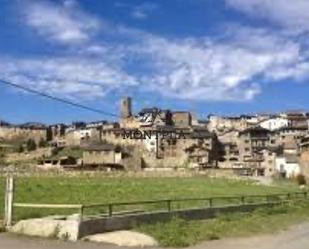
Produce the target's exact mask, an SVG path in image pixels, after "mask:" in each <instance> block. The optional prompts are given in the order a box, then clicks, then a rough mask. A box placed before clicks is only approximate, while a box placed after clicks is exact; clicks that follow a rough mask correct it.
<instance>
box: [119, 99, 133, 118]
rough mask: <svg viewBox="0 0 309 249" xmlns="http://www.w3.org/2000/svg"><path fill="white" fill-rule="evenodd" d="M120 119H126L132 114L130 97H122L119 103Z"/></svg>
mask: <svg viewBox="0 0 309 249" xmlns="http://www.w3.org/2000/svg"><path fill="white" fill-rule="evenodd" d="M120 116H121V119H127V118H130V117H131V116H132V99H131V97H124V98H122V99H121V103H120Z"/></svg>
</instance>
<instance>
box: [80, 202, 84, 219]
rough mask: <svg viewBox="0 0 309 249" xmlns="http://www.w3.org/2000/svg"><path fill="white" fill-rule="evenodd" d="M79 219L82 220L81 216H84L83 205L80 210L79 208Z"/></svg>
mask: <svg viewBox="0 0 309 249" xmlns="http://www.w3.org/2000/svg"><path fill="white" fill-rule="evenodd" d="M79 212H80V213H79V215H80V217H79V221H80V222H82V221H83V217H84V205H81V207H80V210H79Z"/></svg>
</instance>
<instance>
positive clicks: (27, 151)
mask: <svg viewBox="0 0 309 249" xmlns="http://www.w3.org/2000/svg"><path fill="white" fill-rule="evenodd" d="M131 106H132V99H131V98H129V97H126V98H123V99H122V100H121V106H120V119H119V122H109V121H97V122H88V123H87V122H74V123H72V124H71V125H65V124H54V125H49V126H46V125H43V124H40V123H26V124H23V125H12V124H9V123H7V122H4V121H0V160H1V164H2V165H9V164H16V163H20V164H26V163H30V164H32V165H35V166H36V167H38V168H41V169H50V168H58V169H72V170H73V169H75V170H81V169H89V170H91V169H96V170H106V171H111V170H134V171H178V170H195V171H207V170H210V169H212V170H213V169H216V170H218V171H225V172H230V173H231V174H236V175H249V176H265V177H272V176H276V175H278V176H281V177H286V178H292V177H296V176H298V175H300V174H303V175H305V176H307V177H309V170H308V169H309V133H308V124H309V113H303V112H286V113H279V114H256V115H241V116H235V117H222V116H216V115H209V116H208V117H207V118H206V119H205V120H198V119H197V118H196V116H195V115H194V114H193V113H191V112H187V111H173V110H162V109H160V108H157V107H153V108H145V109H142V110H141V111H140V112H138V113H133V111H132V107H131Z"/></svg>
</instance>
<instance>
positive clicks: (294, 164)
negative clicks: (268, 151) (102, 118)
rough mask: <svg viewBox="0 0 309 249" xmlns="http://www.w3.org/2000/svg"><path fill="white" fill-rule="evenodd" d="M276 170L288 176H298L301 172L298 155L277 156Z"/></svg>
mask: <svg viewBox="0 0 309 249" xmlns="http://www.w3.org/2000/svg"><path fill="white" fill-rule="evenodd" d="M276 170H277V172H279V173H280V174H281V175H283V176H284V177H286V178H292V177H296V176H297V175H298V174H300V173H301V171H300V166H299V163H298V160H297V157H296V156H294V155H288V156H285V157H277V158H276Z"/></svg>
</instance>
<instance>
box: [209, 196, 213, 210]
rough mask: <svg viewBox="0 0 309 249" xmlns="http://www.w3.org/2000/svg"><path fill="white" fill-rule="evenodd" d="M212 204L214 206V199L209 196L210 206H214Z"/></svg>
mask: <svg viewBox="0 0 309 249" xmlns="http://www.w3.org/2000/svg"><path fill="white" fill-rule="evenodd" d="M212 206H213V200H212V198H209V207H210V208H212Z"/></svg>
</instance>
